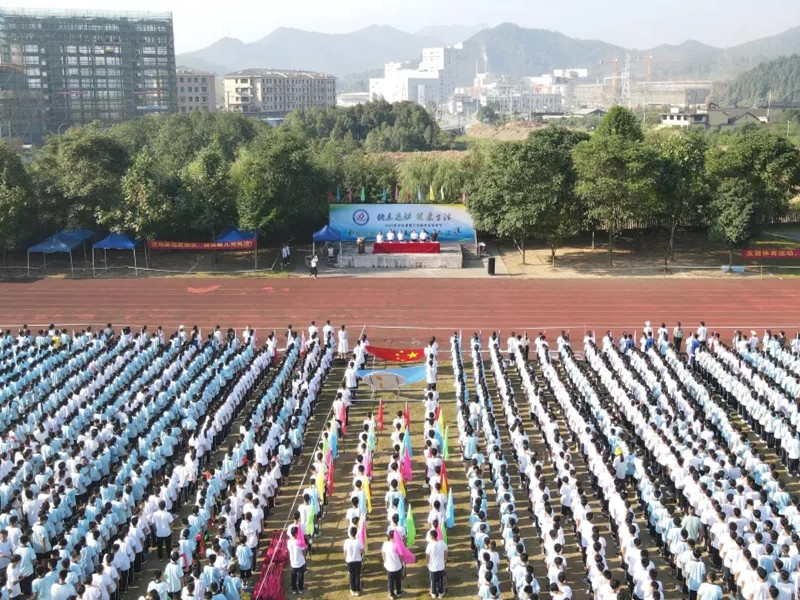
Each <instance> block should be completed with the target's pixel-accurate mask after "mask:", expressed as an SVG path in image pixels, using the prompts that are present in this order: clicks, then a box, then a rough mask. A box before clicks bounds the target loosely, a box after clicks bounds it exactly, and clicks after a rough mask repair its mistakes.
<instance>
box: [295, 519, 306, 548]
mask: <svg viewBox="0 0 800 600" xmlns="http://www.w3.org/2000/svg"><path fill="white" fill-rule="evenodd" d="M298 529H300V531H299V532H298V533H297V538H295V541H296V542H297V547H298V548H305V547H306V532H305V531H303V526H302V525H300V527H298Z"/></svg>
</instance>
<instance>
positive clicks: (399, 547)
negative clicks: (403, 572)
mask: <svg viewBox="0 0 800 600" xmlns="http://www.w3.org/2000/svg"><path fill="white" fill-rule="evenodd" d="M392 542H393V543H394V551H395V552H397V555H398V556H399V557H400V560H402V561H403V563H405V564H407V565H412V564H414V563H415V562H417V557H416V556H414V553H413V552H411V550H409V549H408V548H406V545H405V544H404V543H403V536H401V535H400V534H399V533H398V532H397V531H395V533H394V537H393V538H392Z"/></svg>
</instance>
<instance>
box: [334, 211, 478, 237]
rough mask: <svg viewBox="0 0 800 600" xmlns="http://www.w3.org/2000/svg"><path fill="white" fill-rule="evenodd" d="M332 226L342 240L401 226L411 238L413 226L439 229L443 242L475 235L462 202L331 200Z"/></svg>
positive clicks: (370, 234)
mask: <svg viewBox="0 0 800 600" xmlns="http://www.w3.org/2000/svg"><path fill="white" fill-rule="evenodd" d="M330 226H331V228H332V229H335V230H336V231H338V232H339V233H341V234H342V241H345V242H354V241H356V239H357V238H359V237H363V238H365V239H366V240H367V241H370V242H371V241H374V240H375V235H376V234H377V233H378V232H379V231H381V232H383V234H384V236H385V235H386V232H387V231H388V230H390V229H393V230H394V231H395V232H397V231H398V230H401V231H403V232H404V234H405V235H406V239H408V234H410V233H411V231H412V230H413V229H416V230H417V233H419V231H420V230H421V229H425V230H426V231H427V232H428V234H429V235H430V234H431V233H433V232H434V231H436V232H437V233H438V235H439V241H440V242H466V241H473V240H474V239H475V229H474V226H473V224H472V217H471V216H470V214H469V213H468V212H467V207H466V206H464V205H463V204H331V205H330Z"/></svg>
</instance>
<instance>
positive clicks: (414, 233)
mask: <svg viewBox="0 0 800 600" xmlns="http://www.w3.org/2000/svg"><path fill="white" fill-rule="evenodd" d="M409 237H410V238H411V241H412V242H416V241H417V240H418V239H419V236H418V235H417V230H416V229H412V230H411V235H410V236H409Z"/></svg>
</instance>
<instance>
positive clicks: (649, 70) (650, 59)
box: [636, 54, 689, 83]
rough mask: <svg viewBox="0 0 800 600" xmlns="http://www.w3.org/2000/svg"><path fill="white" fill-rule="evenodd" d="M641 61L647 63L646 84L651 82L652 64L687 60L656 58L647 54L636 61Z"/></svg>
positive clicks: (684, 57)
mask: <svg viewBox="0 0 800 600" xmlns="http://www.w3.org/2000/svg"><path fill="white" fill-rule="evenodd" d="M643 60H646V61H647V83H650V82H652V81H653V63H654V62H681V61H684V60H689V58H688V57H687V56H672V57H669V58H667V57H665V58H657V57H655V56H653V55H652V54H648V55H647V56H640V57H638V58H637V59H636V61H637V62H641V61H643Z"/></svg>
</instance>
